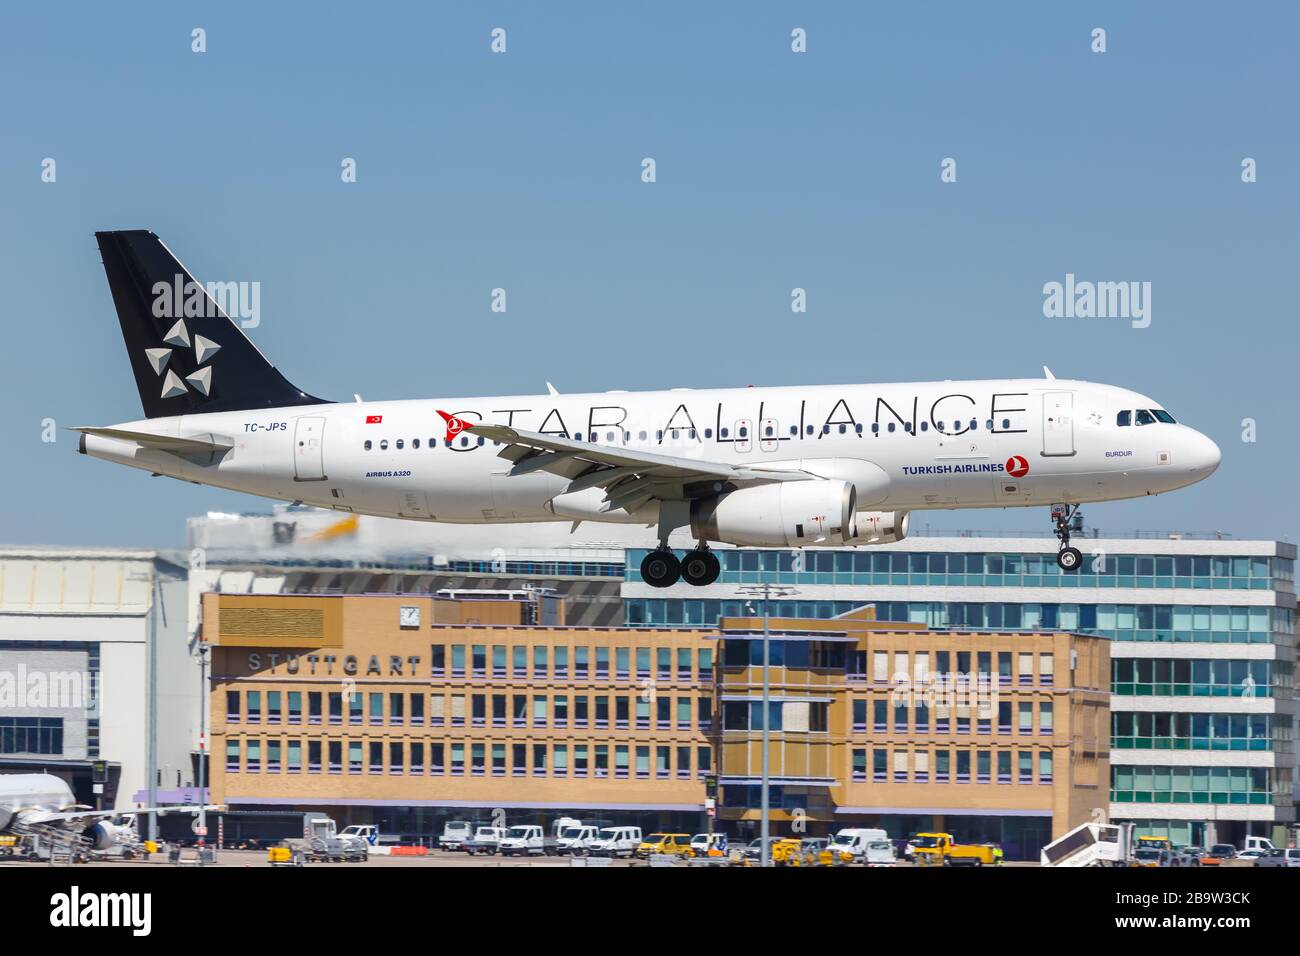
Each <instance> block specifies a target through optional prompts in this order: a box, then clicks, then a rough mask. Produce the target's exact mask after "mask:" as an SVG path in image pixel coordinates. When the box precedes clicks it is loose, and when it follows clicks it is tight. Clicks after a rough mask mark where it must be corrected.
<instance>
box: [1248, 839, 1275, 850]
mask: <svg viewBox="0 0 1300 956" xmlns="http://www.w3.org/2000/svg"><path fill="white" fill-rule="evenodd" d="M1242 849H1243V850H1276V849H1277V847H1275V846H1274V845H1273V841H1272V840H1270V839H1268V837H1262V836H1248V837H1246V844H1245V846H1243V847H1242Z"/></svg>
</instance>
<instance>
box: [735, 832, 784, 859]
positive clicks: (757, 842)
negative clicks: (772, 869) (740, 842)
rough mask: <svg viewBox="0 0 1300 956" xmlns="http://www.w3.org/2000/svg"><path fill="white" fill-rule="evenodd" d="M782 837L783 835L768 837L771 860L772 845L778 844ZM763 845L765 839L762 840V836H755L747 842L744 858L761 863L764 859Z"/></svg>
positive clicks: (768, 856)
mask: <svg viewBox="0 0 1300 956" xmlns="http://www.w3.org/2000/svg"><path fill="white" fill-rule="evenodd" d="M780 839H781V837H768V838H767V843H768V851H767V858H768V859H769V860H770V859H771V858H772V847H773V846H775V845H776V842H777V841H778V840H780ZM762 847H763V840H762V838H761V837H754V839H752V840H750V841H749V843H747V844H745V849H744V851H743V852H742V856H743V858H744V859H745V860H748V861H750V862H752V863H761V862H762V860H763V849H762Z"/></svg>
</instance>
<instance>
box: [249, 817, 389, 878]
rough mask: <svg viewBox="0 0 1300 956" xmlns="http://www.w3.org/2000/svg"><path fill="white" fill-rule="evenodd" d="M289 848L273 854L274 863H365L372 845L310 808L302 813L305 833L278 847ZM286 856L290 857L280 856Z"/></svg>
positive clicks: (283, 842)
mask: <svg viewBox="0 0 1300 956" xmlns="http://www.w3.org/2000/svg"><path fill="white" fill-rule="evenodd" d="M272 849H280V850H285V851H287V854H285V853H279V854H272V853H270V852H269V851H268V859H271V860H272V862H290V863H293V864H295V865H296V863H297V861H299V860H306V861H307V862H308V863H325V862H329V863H340V862H342V863H364V862H365V861H366V860H367V859H368V858H369V856H370V846H369V844H367V843H366V841H365V839H364V838H363V837H362V836H360V835H359V834H352V833H347V834H346V835H345V834H343V833H339V832H338V825H337V824H336V823H335V822H334V821H333V820H332V819H330V818H329V817H327V816H326V815H325V814H323V813H318V812H316V811H311V812H308V813H304V814H303V835H302V837H301V838H298V837H292V838H289V839H286V840H281V841H280V843H279V845H278V847H273V848H272ZM285 856H287V860H282V859H277V858H279V857H285Z"/></svg>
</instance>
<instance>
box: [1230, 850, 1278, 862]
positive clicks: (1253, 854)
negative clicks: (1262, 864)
mask: <svg viewBox="0 0 1300 956" xmlns="http://www.w3.org/2000/svg"><path fill="white" fill-rule="evenodd" d="M1269 852H1270V851H1268V850H1242V851H1241V852H1240V853H1238V854H1237V859H1239V860H1250V861H1251V862H1252V863H1253V862H1254V861H1256V860H1258V859H1259V858H1260V857H1261V856H1268V854H1269Z"/></svg>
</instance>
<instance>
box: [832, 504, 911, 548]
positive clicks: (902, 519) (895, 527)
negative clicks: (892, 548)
mask: <svg viewBox="0 0 1300 956" xmlns="http://www.w3.org/2000/svg"><path fill="white" fill-rule="evenodd" d="M907 521H908V513H907V512H906V511H859V512H858V515H857V523H858V527H857V533H856V534H854V536H853V537H852V538H850V539H849V540H848V541H847V542H845V543H846V544H851V545H859V546H861V545H867V544H891V543H892V542H894V541H902V540H903V539H904V538H906V537H907Z"/></svg>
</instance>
